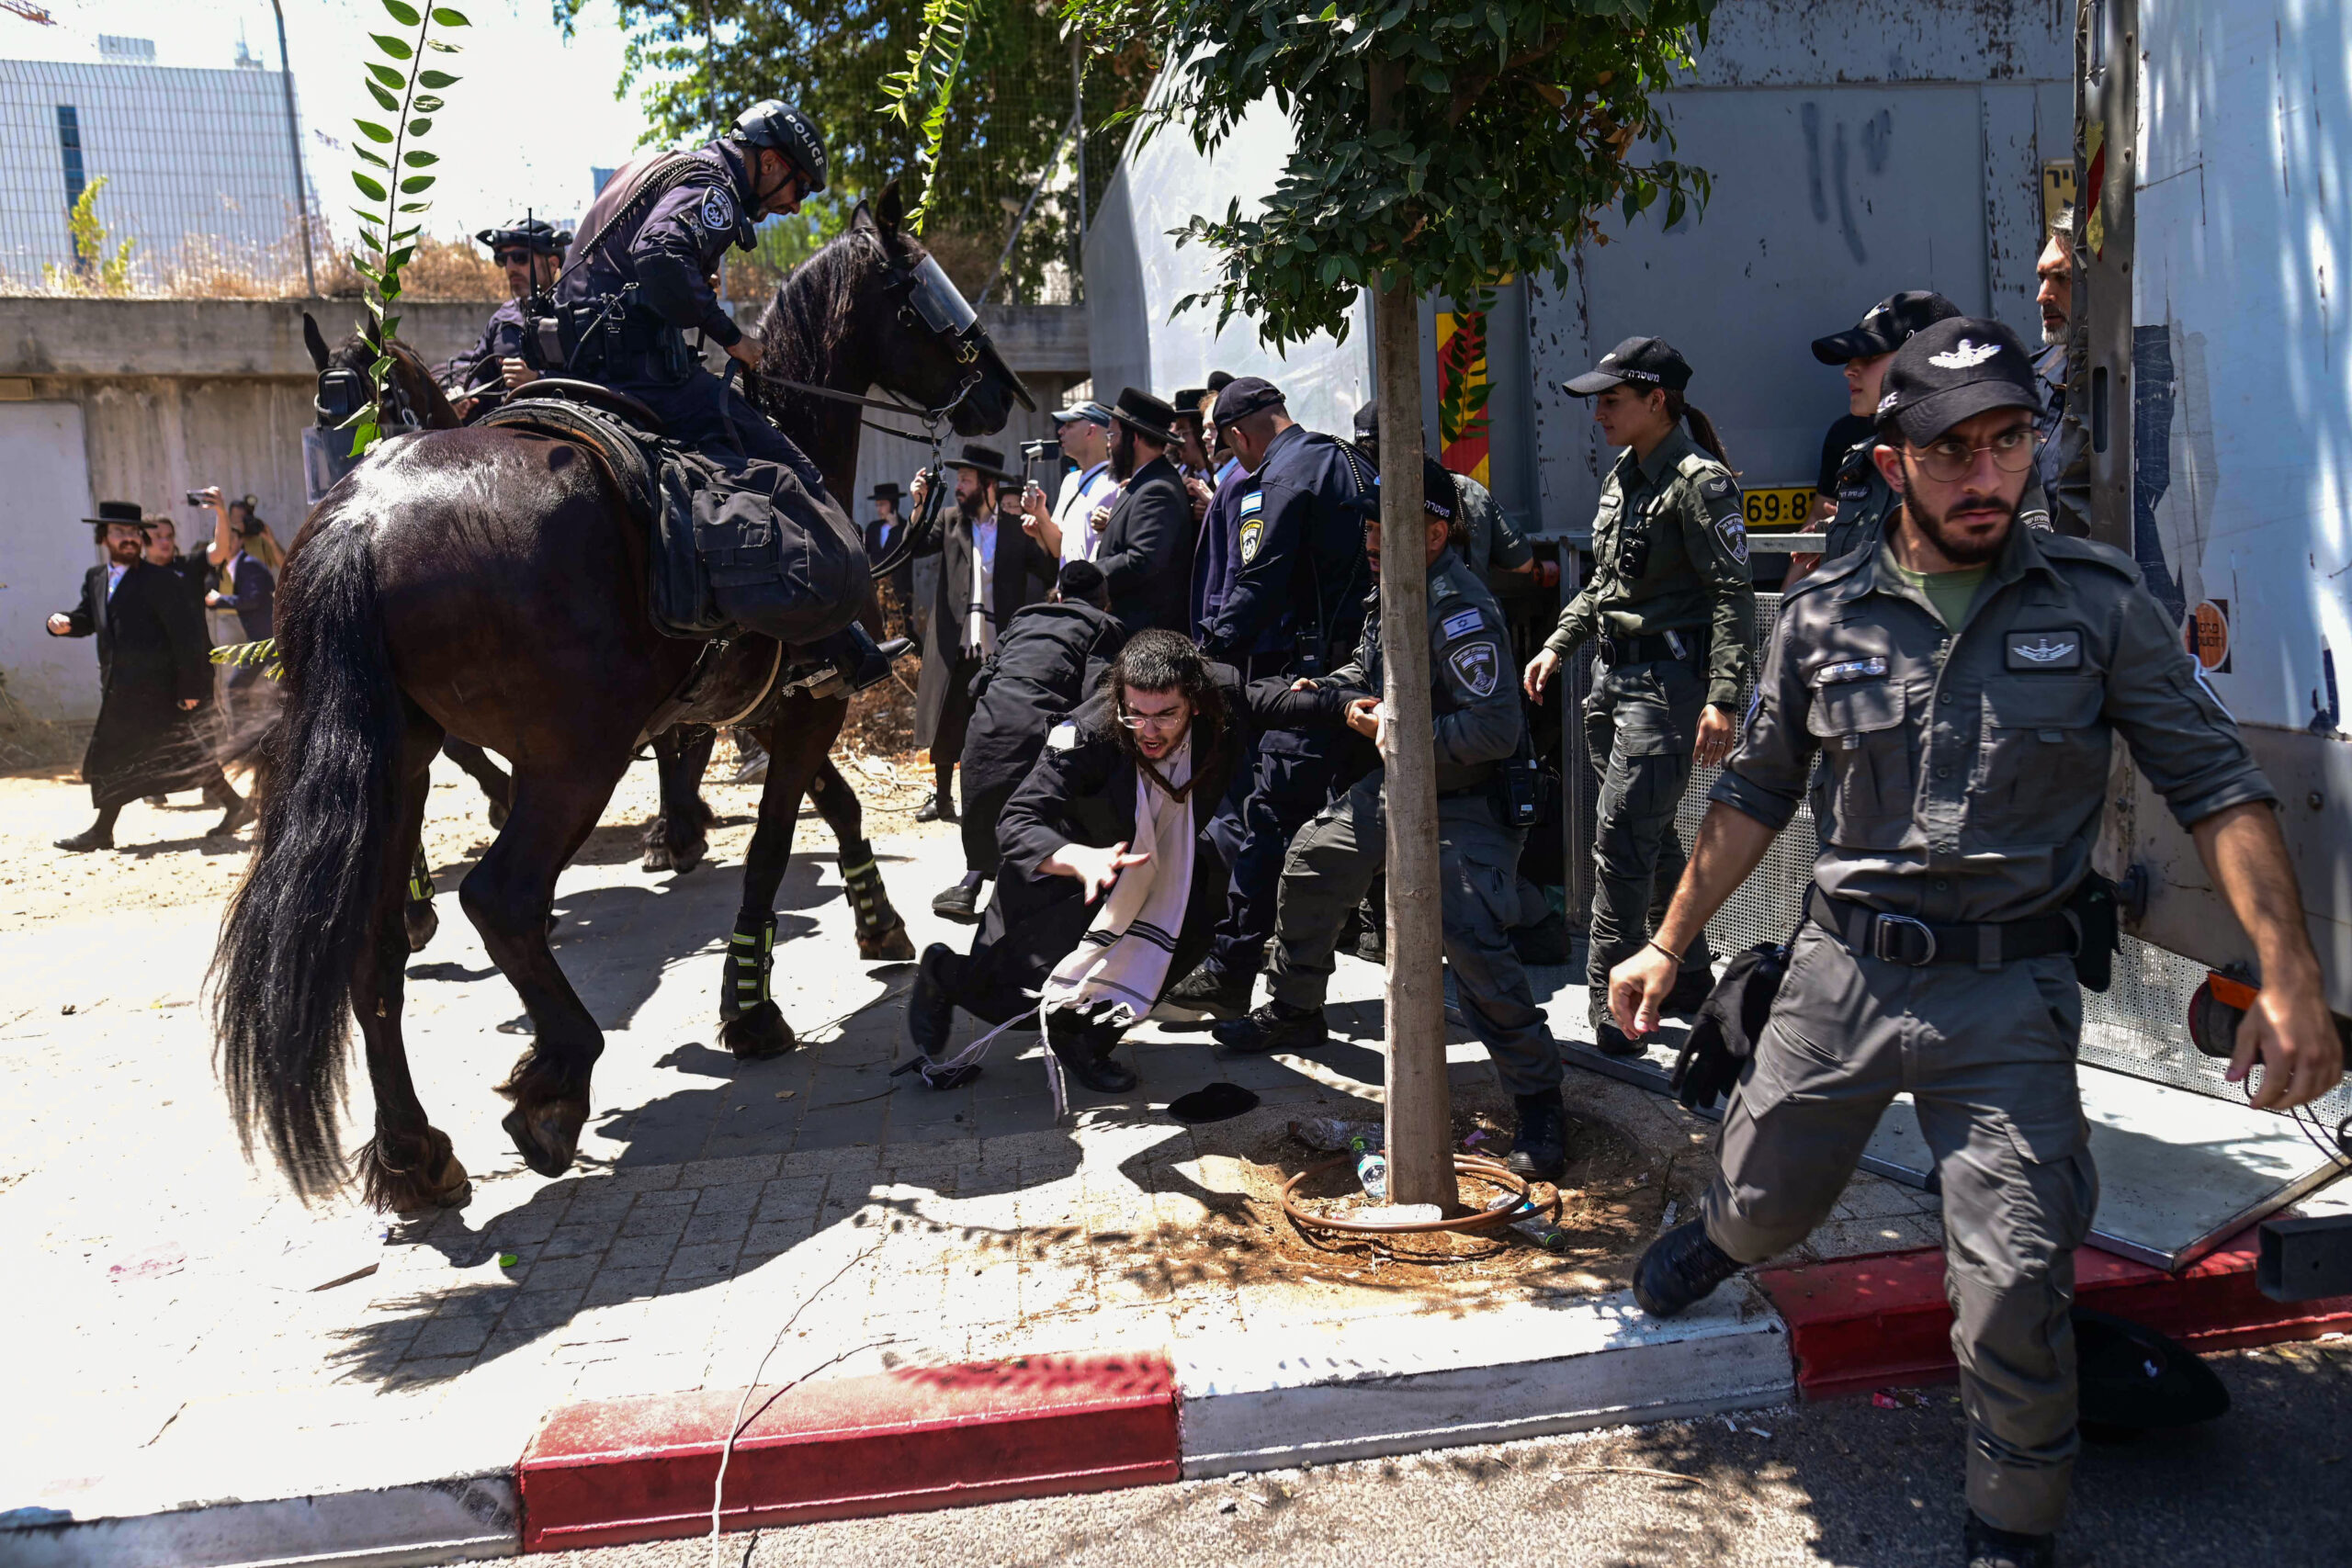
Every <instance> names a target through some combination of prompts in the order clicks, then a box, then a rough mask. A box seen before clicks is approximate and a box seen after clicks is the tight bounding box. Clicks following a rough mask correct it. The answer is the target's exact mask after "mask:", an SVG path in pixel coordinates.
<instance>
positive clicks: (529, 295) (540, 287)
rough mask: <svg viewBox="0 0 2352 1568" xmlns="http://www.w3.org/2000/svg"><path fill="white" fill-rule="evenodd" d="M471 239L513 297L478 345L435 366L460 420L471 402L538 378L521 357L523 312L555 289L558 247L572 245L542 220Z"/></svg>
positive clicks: (485, 329)
mask: <svg viewBox="0 0 2352 1568" xmlns="http://www.w3.org/2000/svg"><path fill="white" fill-rule="evenodd" d="M474 238H475V239H476V240H478V241H480V242H481V243H482V244H483V245H485V246H487V247H488V248H489V250H490V254H491V255H492V258H494V259H495V260H496V261H497V263H498V265H499V269H500V270H501V271H503V272H504V273H505V274H506V287H507V288H509V289H511V290H512V291H513V295H512V298H510V299H507V300H506V301H505V302H504V303H503V304H501V305H500V306H499V307H498V309H497V310H492V312H491V313H490V321H489V322H488V323H487V324H485V325H484V326H483V328H482V330H481V341H480V342H479V343H477V344H474V346H473V347H472V348H471V349H469V350H468V351H467V352H466V353H464V354H460V355H458V356H457V357H456V358H454V359H450V360H447V361H445V362H443V363H442V364H440V365H437V366H435V367H434V371H433V378H434V379H435V380H436V381H438V382H440V383H441V385H442V386H443V387H444V388H446V389H448V390H449V393H450V396H451V397H452V399H453V400H455V401H456V404H457V409H458V417H459V418H461V419H462V418H464V417H465V416H466V415H468V414H469V413H471V412H473V403H474V399H475V398H476V397H479V396H481V394H483V393H489V392H497V391H501V390H504V391H513V390H514V389H515V388H517V387H519V386H522V385H523V384H524V383H525V382H526V381H536V380H537V379H538V377H539V373H538V372H537V370H534V369H533V368H531V367H530V364H529V363H528V361H527V360H526V359H525V357H524V354H523V339H524V336H525V334H526V333H528V332H529V330H530V328H529V325H528V311H527V307H528V306H529V304H530V301H531V299H533V298H534V297H535V296H537V295H543V294H545V293H547V292H548V290H549V289H550V288H554V287H555V273H556V266H557V264H558V262H559V261H560V258H561V257H562V255H563V248H564V247H565V246H566V245H569V244H570V243H571V234H570V233H568V232H566V231H561V230H559V229H557V228H556V227H555V225H553V224H552V223H549V222H548V220H546V219H544V218H525V219H524V220H522V221H521V222H519V223H509V224H507V225H506V226H505V227H504V228H503V229H484V230H482V231H481V232H480V233H478V234H476V235H475V236H474ZM469 394H470V395H469Z"/></svg>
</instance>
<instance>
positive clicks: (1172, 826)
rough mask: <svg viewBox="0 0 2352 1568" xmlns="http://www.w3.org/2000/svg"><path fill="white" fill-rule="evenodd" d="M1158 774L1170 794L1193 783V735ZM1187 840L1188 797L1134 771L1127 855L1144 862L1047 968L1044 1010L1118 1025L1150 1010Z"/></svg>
mask: <svg viewBox="0 0 2352 1568" xmlns="http://www.w3.org/2000/svg"><path fill="white" fill-rule="evenodd" d="M1159 772H1160V775H1161V777H1163V778H1165V779H1166V780H1167V781H1168V783H1169V784H1170V787H1172V788H1174V789H1177V790H1179V791H1182V790H1183V789H1184V786H1185V784H1189V783H1190V782H1191V781H1192V777H1193V738H1192V736H1190V735H1189V734H1188V735H1186V736H1185V737H1184V740H1183V743H1182V745H1180V746H1178V747H1177V748H1176V750H1174V751H1172V752H1170V754H1169V757H1168V760H1167V761H1165V762H1163V763H1161V764H1160V766H1159ZM1194 836H1195V835H1194V831H1193V807H1192V802H1191V798H1190V794H1189V792H1187V793H1186V797H1185V798H1184V799H1181V800H1180V799H1178V798H1176V797H1175V796H1173V795H1170V794H1169V793H1168V791H1167V790H1164V789H1162V788H1161V787H1160V786H1159V784H1158V783H1157V782H1155V781H1154V780H1153V778H1152V776H1151V774H1150V773H1148V772H1147V771H1145V770H1144V769H1143V768H1141V767H1138V768H1136V836H1135V838H1134V840H1132V841H1131V842H1130V843H1129V844H1128V845H1127V852H1128V853H1130V854H1145V853H1148V854H1149V855H1150V856H1151V858H1150V859H1149V860H1148V861H1146V862H1144V863H1142V864H1141V865H1131V866H1129V867H1127V868H1126V869H1125V871H1122V872H1121V873H1119V880H1118V881H1117V882H1115V883H1114V884H1113V885H1112V886H1111V891H1110V893H1109V895H1108V896H1107V897H1104V898H1103V902H1102V904H1101V906H1100V907H1099V908H1096V910H1095V911H1094V922H1093V924H1091V926H1089V927H1088V928H1087V931H1086V935H1085V936H1083V937H1081V938H1080V940H1079V943H1078V945H1077V946H1076V947H1074V948H1072V949H1070V951H1069V953H1068V954H1067V955H1066V956H1065V957H1064V958H1063V959H1062V961H1061V962H1060V963H1059V964H1055V965H1054V972H1053V973H1052V974H1051V975H1048V976H1046V984H1045V987H1044V988H1043V990H1042V991H1041V992H1040V993H1039V996H1040V999H1041V1000H1042V1002H1043V1005H1044V1008H1045V1009H1046V1010H1054V1009H1060V1008H1074V1009H1076V1010H1080V1011H1082V1012H1085V1013H1087V1014H1089V1015H1091V1016H1096V1017H1100V1016H1102V1015H1103V1010H1105V1009H1106V1008H1107V1009H1108V1010H1109V1012H1110V1014H1111V1016H1112V1017H1114V1018H1115V1019H1116V1021H1118V1022H1120V1023H1122V1024H1126V1023H1133V1022H1135V1021H1136V1020H1138V1019H1140V1018H1142V1017H1143V1016H1144V1015H1145V1014H1146V1013H1148V1012H1149V1011H1150V1010H1151V1007H1152V1004H1153V1003H1154V1002H1156V1001H1158V1000H1159V991H1160V987H1162V986H1164V985H1166V984H1167V982H1168V964H1169V961H1170V959H1172V958H1174V957H1175V955H1176V933H1177V932H1178V931H1182V930H1183V929H1184V905H1185V901H1186V899H1187V898H1188V897H1190V896H1191V894H1192V890H1193V839H1194Z"/></svg>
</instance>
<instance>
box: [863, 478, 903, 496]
mask: <svg viewBox="0 0 2352 1568" xmlns="http://www.w3.org/2000/svg"><path fill="white" fill-rule="evenodd" d="M865 499H866V500H868V501H896V500H898V499H899V485H898V481H897V480H896V479H884V480H883V481H882V482H881V483H880V484H878V485H876V486H875V487H874V491H873V493H872V494H870V495H868V496H867V497H866V498H865Z"/></svg>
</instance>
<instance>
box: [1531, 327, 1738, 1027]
mask: <svg viewBox="0 0 2352 1568" xmlns="http://www.w3.org/2000/svg"><path fill="white" fill-rule="evenodd" d="M1690 384H1691V366H1690V363H1689V362H1688V361H1687V360H1685V359H1684V358H1683V357H1682V355H1680V354H1679V353H1678V352H1676V350H1675V348H1674V345H1673V344H1669V343H1668V342H1667V341H1666V340H1665V339H1664V338H1655V337H1634V338H1627V339H1626V340H1625V341H1624V342H1623V343H1621V344H1618V345H1617V346H1616V347H1615V348H1613V349H1611V350H1610V351H1609V352H1608V353H1607V354H1604V355H1601V356H1600V365H1599V366H1597V367H1594V368H1593V369H1592V370H1591V371H1589V373H1587V374H1585V375H1582V376H1579V377H1577V378H1576V379H1575V380H1573V381H1570V382H1569V383H1568V384H1567V390H1568V391H1569V393H1570V394H1571V395H1573V396H1576V397H1579V398H1593V399H1594V404H1593V411H1592V417H1593V419H1594V421H1595V422H1596V423H1599V424H1600V431H1601V435H1602V436H1603V438H1604V439H1606V440H1607V441H1608V442H1609V444H1610V445H1611V446H1623V448H1625V450H1624V452H1623V455H1622V456H1621V457H1618V459H1617V463H1616V466H1615V467H1614V468H1611V469H1610V471H1609V477H1608V478H1607V479H1604V480H1602V481H1601V486H1600V513H1599V515H1598V516H1597V517H1596V518H1595V520H1594V522H1593V525H1592V558H1593V575H1592V581H1590V582H1589V583H1587V584H1586V585H1585V588H1584V591H1583V592H1580V593H1578V594H1577V596H1576V597H1575V598H1574V599H1573V600H1571V601H1569V603H1568V606H1567V608H1566V609H1565V610H1563V611H1561V612H1560V624H1559V626H1557V627H1556V628H1555V630H1554V631H1553V633H1552V635H1551V637H1548V638H1546V639H1545V641H1544V647H1543V649H1542V651H1540V652H1538V653H1537V654H1536V655H1535V657H1534V658H1533V659H1532V660H1528V664H1527V676H1526V684H1527V695H1528V698H1529V700H1530V701H1532V702H1541V701H1543V700H1544V686H1545V685H1546V684H1547V683H1548V682H1550V681H1551V679H1552V676H1553V673H1554V671H1557V670H1558V669H1559V667H1560V661H1561V660H1563V659H1565V658H1566V657H1567V655H1568V654H1570V653H1572V652H1574V651H1575V649H1577V645H1579V644H1580V643H1583V642H1585V641H1587V640H1588V639H1589V640H1590V641H1592V642H1593V643H1595V644H1596V645H1598V647H1599V649H1600V663H1599V665H1598V666H1597V667H1596V668H1595V670H1594V671H1593V682H1592V694H1591V695H1590V696H1589V698H1587V699H1586V701H1585V712H1584V721H1585V735H1586V738H1587V739H1588V741H1589V745H1590V748H1591V753H1592V758H1593V761H1594V763H1595V765H1596V766H1598V767H1600V770H1601V780H1600V805H1599V809H1598V811H1597V813H1596V820H1595V822H1594V825H1593V842H1592V860H1593V868H1594V872H1595V876H1594V882H1593V894H1592V924H1591V927H1590V930H1589V937H1588V942H1587V946H1588V950H1589V957H1588V960H1587V971H1588V975H1589V987H1590V993H1591V999H1590V1010H1591V1019H1592V1028H1593V1038H1594V1040H1595V1042H1596V1043H1598V1045H1599V1046H1600V1050H1601V1051H1603V1052H1604V1053H1606V1054H1608V1055H1612V1056H1628V1055H1640V1054H1641V1051H1642V1046H1641V1045H1640V1043H1638V1042H1635V1041H1634V1040H1631V1039H1628V1038H1627V1037H1626V1036H1625V1035H1624V1034H1623V1032H1621V1031H1620V1030H1619V1029H1618V1028H1617V1026H1616V1025H1615V1024H1614V1023H1613V1022H1611V1021H1610V1018H1609V1000H1608V990H1609V971H1610V970H1611V969H1612V968H1614V967H1615V966H1616V965H1617V964H1618V963H1619V962H1620V961H1622V960H1623V959H1625V958H1629V957H1631V956H1632V955H1633V953H1634V952H1635V950H1637V949H1638V948H1640V946H1641V945H1642V942H1643V939H1644V938H1645V937H1646V936H1648V934H1649V918H1650V909H1651V904H1652V899H1651V894H1652V891H1653V889H1654V888H1663V887H1671V886H1674V885H1675V883H1677V882H1678V881H1679V880H1680V879H1681V875H1682V840H1681V838H1680V836H1679V834H1678V833H1677V832H1676V831H1675V828H1674V812H1675V807H1677V806H1678V805H1679V804H1680V802H1681V800H1682V791H1683V789H1684V787H1685V786H1686V785H1688V784H1690V782H1691V758H1692V757H1693V756H1694V755H1695V756H1696V757H1697V758H1698V760H1699V761H1702V762H1708V763H1713V762H1718V761H1722V760H1723V758H1724V754H1725V753H1727V752H1728V751H1729V750H1731V741H1732V717H1731V716H1732V714H1733V712H1734V711H1735V710H1736V708H1737V706H1738V705H1739V690H1740V686H1741V683H1742V682H1745V681H1746V680H1747V650H1748V646H1749V644H1750V643H1752V642H1753V641H1754V640H1755V637H1756V590H1755V587H1754V586H1753V584H1751V583H1750V582H1749V581H1748V576H1747V523H1746V521H1745V519H1744V517H1743V515H1742V512H1741V505H1740V497H1739V485H1738V483H1737V481H1736V480H1735V479H1733V478H1732V476H1731V468H1730V466H1729V464H1728V463H1727V462H1726V461H1725V459H1724V449H1723V443H1722V442H1721V441H1719V440H1718V439H1716V436H1715V428H1714V426H1713V423H1710V422H1709V421H1708V419H1707V416H1706V415H1705V414H1703V413H1701V412H1699V411H1698V410H1697V409H1694V408H1691V407H1690V405H1689V404H1687V403H1685V402H1684V401H1683V398H1682V389H1684V388H1685V387H1687V386H1689V385H1690ZM1686 421H1687V422H1688V425H1687V428H1686V423H1685V422H1686ZM1712 984H1713V974H1712V964H1711V962H1710V960H1709V958H1708V956H1707V953H1706V948H1705V944H1704V942H1703V941H1702V942H1701V943H1700V944H1699V946H1697V947H1696V948H1695V949H1694V950H1693V951H1692V953H1691V960H1690V974H1689V976H1688V978H1687V979H1686V981H1685V983H1684V985H1683V987H1682V988H1681V989H1680V990H1679V991H1678V992H1677V993H1676V996H1675V998H1674V1006H1675V1009H1676V1010H1679V1011H1688V1010H1692V1009H1695V1008H1696V1007H1697V1006H1698V1005H1699V1003H1701V1002H1702V1001H1704V1000H1705V999H1706V995H1707V988H1708V987H1709V986H1710V985H1712Z"/></svg>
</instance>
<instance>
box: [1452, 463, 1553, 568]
mask: <svg viewBox="0 0 2352 1568" xmlns="http://www.w3.org/2000/svg"><path fill="white" fill-rule="evenodd" d="M1453 489H1454V492H1455V494H1457V495H1458V496H1460V497H1461V501H1462V525H1463V532H1464V535H1465V537H1464V539H1463V541H1462V559H1463V563H1464V565H1466V566H1467V567H1469V569H1470V570H1472V571H1474V572H1476V573H1477V574H1478V581H1481V582H1484V583H1485V584H1486V585H1487V587H1489V588H1492V587H1493V586H1494V585H1495V574H1496V573H1497V572H1498V571H1516V570H1519V569H1520V568H1521V567H1523V566H1525V565H1526V564H1527V563H1528V562H1529V561H1532V560H1533V559H1534V558H1535V547H1534V546H1533V545H1531V544H1529V543H1528V542H1527V536H1525V535H1524V534H1521V532H1520V531H1519V530H1518V529H1516V528H1514V527H1512V526H1511V522H1510V518H1508V517H1506V516H1504V515H1503V509H1502V508H1501V507H1499V506H1498V505H1496V504H1495V497H1494V493H1493V492H1492V491H1489V490H1487V487H1486V486H1485V485H1482V484H1480V483H1479V482H1478V481H1477V480H1476V479H1472V478H1471V477H1470V476H1469V475H1468V474H1456V475H1454V476H1453Z"/></svg>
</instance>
